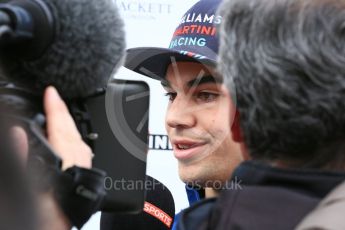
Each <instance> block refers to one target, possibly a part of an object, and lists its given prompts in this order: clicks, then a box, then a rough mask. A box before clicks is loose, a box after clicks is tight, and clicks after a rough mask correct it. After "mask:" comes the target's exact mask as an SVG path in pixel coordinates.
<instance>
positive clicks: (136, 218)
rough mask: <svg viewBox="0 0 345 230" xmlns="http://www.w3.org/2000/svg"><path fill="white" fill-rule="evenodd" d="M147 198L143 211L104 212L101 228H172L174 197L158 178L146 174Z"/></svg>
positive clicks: (125, 229) (107, 229)
mask: <svg viewBox="0 0 345 230" xmlns="http://www.w3.org/2000/svg"><path fill="white" fill-rule="evenodd" d="M150 184H151V185H152V186H147V187H146V199H145V204H144V209H143V212H141V213H139V214H123V213H110V212H102V215H101V230H114V229H121V230H133V229H137V230H139V229H142V230H146V229H150V230H166V229H171V227H172V225H173V222H174V216H175V204H174V198H173V196H172V194H171V192H170V191H169V189H168V188H167V187H166V186H164V185H163V184H162V183H161V182H159V181H158V180H156V179H154V178H152V177H150V176H146V185H150Z"/></svg>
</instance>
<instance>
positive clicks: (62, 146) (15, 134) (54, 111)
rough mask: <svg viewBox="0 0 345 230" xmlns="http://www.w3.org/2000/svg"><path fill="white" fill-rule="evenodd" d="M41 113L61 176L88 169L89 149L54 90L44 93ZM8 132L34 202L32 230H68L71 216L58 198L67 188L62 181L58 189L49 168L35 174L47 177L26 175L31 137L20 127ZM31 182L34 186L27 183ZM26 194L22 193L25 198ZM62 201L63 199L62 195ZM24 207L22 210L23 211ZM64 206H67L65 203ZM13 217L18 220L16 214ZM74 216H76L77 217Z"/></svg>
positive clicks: (24, 227) (90, 157)
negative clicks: (64, 173) (43, 115)
mask: <svg viewBox="0 0 345 230" xmlns="http://www.w3.org/2000/svg"><path fill="white" fill-rule="evenodd" d="M44 112H45V115H46V133H47V140H48V143H49V145H50V147H51V148H52V149H53V151H54V153H55V154H56V155H57V156H58V157H59V158H60V159H61V163H62V165H61V172H65V171H66V170H70V169H71V168H73V167H79V168H83V169H90V168H91V165H92V156H93V154H92V151H91V148H90V147H89V146H88V145H87V144H86V143H85V142H84V141H83V140H82V138H81V136H80V134H79V132H78V130H77V128H76V125H75V123H74V121H73V119H72V117H71V115H70V114H69V112H68V108H67V106H66V104H65V103H64V101H63V100H62V99H61V97H60V96H59V94H58V92H57V90H56V89H55V88H54V87H48V88H47V89H46V90H45V93H44ZM9 130H10V136H11V137H12V142H13V148H12V152H13V153H16V154H17V156H18V157H17V158H18V159H19V161H21V167H22V169H20V172H21V173H25V174H27V175H26V177H25V179H26V180H25V179H24V181H25V183H26V185H27V187H26V188H25V190H27V191H30V192H31V193H30V194H31V195H32V199H33V203H32V210H31V211H30V212H31V213H30V219H31V221H32V225H33V226H35V227H34V229H39V230H47V229H49V230H68V229H71V228H72V226H73V224H74V223H73V221H72V220H71V219H70V218H69V217H70V216H69V215H68V214H66V213H65V210H64V209H63V208H62V206H61V199H59V198H58V197H59V195H61V194H59V193H60V192H61V191H63V189H62V190H61V188H58V187H59V186H66V187H67V186H69V184H68V183H66V184H64V183H63V182H64V181H62V184H59V185H57V184H56V183H55V182H56V180H55V179H56V178H55V176H57V174H56V173H55V172H52V170H51V169H49V168H48V169H39V170H38V172H45V173H47V174H46V175H36V174H30V173H29V172H28V171H27V169H28V168H29V167H30V166H25V165H27V164H28V162H27V161H28V159H29V158H30V156H29V152H30V150H29V149H30V147H32V146H30V143H29V142H30V140H31V139H32V137H30V135H31V134H30V133H28V132H27V131H26V129H25V128H23V127H21V126H19V125H16V126H13V127H11V128H10V129H9ZM33 153H34V152H33ZM30 154H31V152H30ZM41 166H43V165H41ZM40 170H42V171H40ZM28 174H30V175H28ZM30 177H34V178H30ZM33 181H34V183H30V182H33ZM22 186H24V185H22ZM25 190H24V191H23V194H24V195H25ZM72 193H73V192H72ZM70 195H71V194H70ZM70 195H67V196H70ZM71 196H73V195H71ZM63 198H66V196H65V195H64V196H63ZM24 205H25V204H24ZM24 205H23V207H24V208H25V206H24ZM65 205H67V206H68V203H67V204H65ZM81 205H82V203H81ZM70 208H72V207H70ZM19 214H20V213H19ZM13 215H14V216H15V217H17V215H16V214H13ZM75 215H76V216H78V214H75ZM79 219H80V218H79ZM87 219H88V217H87V218H86V219H85V220H83V221H85V222H86V220H87ZM73 220H75V219H73ZM19 223H21V222H18V224H19ZM24 223H25V222H24ZM22 227H23V228H22V229H30V228H29V227H30V226H22Z"/></svg>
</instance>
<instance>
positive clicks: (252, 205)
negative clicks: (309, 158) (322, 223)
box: [177, 161, 345, 230]
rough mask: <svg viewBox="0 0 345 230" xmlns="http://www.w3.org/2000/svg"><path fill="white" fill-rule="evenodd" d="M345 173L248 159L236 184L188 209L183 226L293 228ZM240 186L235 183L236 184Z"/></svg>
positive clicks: (192, 229) (182, 229)
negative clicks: (288, 166)
mask: <svg viewBox="0 0 345 230" xmlns="http://www.w3.org/2000/svg"><path fill="white" fill-rule="evenodd" d="M343 180H345V174H344V173H340V172H339V173H338V172H320V171H311V170H308V171H306V170H295V169H281V168H274V167H270V166H268V165H263V164H259V163H255V162H253V161H248V162H244V163H242V164H241V165H240V166H239V167H238V168H237V169H236V170H235V172H234V174H233V176H232V181H237V183H238V184H239V186H236V187H235V188H236V189H228V190H225V191H223V192H222V193H221V195H220V196H219V198H218V199H217V200H215V199H214V200H205V201H202V202H201V203H198V204H196V205H194V206H192V207H190V208H189V209H187V210H186V211H185V212H184V213H183V214H182V215H181V218H180V222H179V223H178V228H177V229H178V230H206V229H208V230H223V229H224V230H225V229H226V230H229V229H233V230H292V229H294V227H295V226H296V225H297V224H298V223H299V222H300V221H301V220H302V218H303V217H304V216H305V215H306V214H308V213H309V212H310V211H311V210H312V209H313V208H314V207H315V206H316V205H317V204H318V203H319V201H320V200H321V199H322V198H324V197H325V196H326V195H327V193H329V192H330V191H331V190H332V189H333V188H334V187H335V186H337V185H338V184H339V183H341V182H342V181H343ZM232 188H234V187H232Z"/></svg>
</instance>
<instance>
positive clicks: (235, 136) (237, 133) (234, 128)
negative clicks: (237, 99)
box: [231, 110, 243, 143]
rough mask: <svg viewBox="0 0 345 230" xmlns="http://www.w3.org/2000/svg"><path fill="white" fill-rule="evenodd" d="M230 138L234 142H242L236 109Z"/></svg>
mask: <svg viewBox="0 0 345 230" xmlns="http://www.w3.org/2000/svg"><path fill="white" fill-rule="evenodd" d="M231 132H232V139H233V140H234V141H235V142H239V143H240V142H243V136H242V131H241V127H240V113H239V112H238V110H236V112H235V117H234V120H233V123H232V126H231Z"/></svg>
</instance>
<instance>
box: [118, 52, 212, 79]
mask: <svg viewBox="0 0 345 230" xmlns="http://www.w3.org/2000/svg"><path fill="white" fill-rule="evenodd" d="M174 61H179V62H181V61H182V62H184V61H185V62H199V63H202V64H207V65H215V64H216V61H215V60H211V59H207V58H204V59H197V58H193V57H191V56H188V55H185V54H182V53H180V52H178V51H175V50H171V49H167V48H158V47H140V48H132V49H128V50H127V56H126V61H125V64H124V66H125V67H126V68H128V69H130V70H133V71H135V72H137V73H139V74H143V75H145V76H148V77H150V78H153V79H156V80H162V79H164V77H165V73H166V70H167V68H168V66H169V64H171V63H172V62H174Z"/></svg>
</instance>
